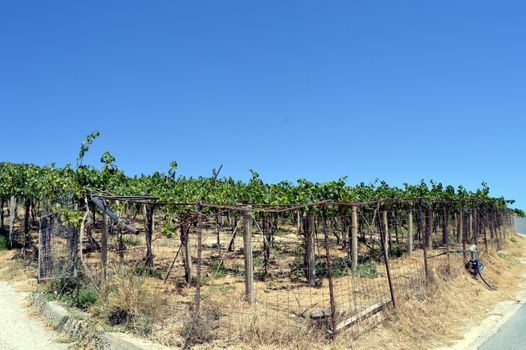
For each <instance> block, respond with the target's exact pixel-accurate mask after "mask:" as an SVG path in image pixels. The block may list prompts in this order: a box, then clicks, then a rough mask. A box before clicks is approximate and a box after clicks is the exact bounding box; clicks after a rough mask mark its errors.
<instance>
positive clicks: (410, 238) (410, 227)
mask: <svg viewBox="0 0 526 350" xmlns="http://www.w3.org/2000/svg"><path fill="white" fill-rule="evenodd" d="M407 252H408V253H409V254H411V253H412V252H413V208H412V207H411V206H410V207H409V212H408V216H407Z"/></svg>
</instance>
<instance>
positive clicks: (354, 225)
mask: <svg viewBox="0 0 526 350" xmlns="http://www.w3.org/2000/svg"><path fill="white" fill-rule="evenodd" d="M351 268H352V271H353V272H356V270H357V269H358V210H357V208H356V206H355V205H353V206H352V208H351Z"/></svg>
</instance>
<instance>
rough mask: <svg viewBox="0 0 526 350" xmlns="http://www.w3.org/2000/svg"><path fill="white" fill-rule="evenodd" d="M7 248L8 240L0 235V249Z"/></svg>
mask: <svg viewBox="0 0 526 350" xmlns="http://www.w3.org/2000/svg"><path fill="white" fill-rule="evenodd" d="M8 249H9V241H8V240H7V238H6V237H4V236H0V251H2V250H8Z"/></svg>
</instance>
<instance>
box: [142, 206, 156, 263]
mask: <svg viewBox="0 0 526 350" xmlns="http://www.w3.org/2000/svg"><path fill="white" fill-rule="evenodd" d="M153 212H154V207H153V206H152V205H146V204H145V206H144V214H145V225H146V258H145V260H144V265H145V266H146V267H147V268H149V269H151V268H152V267H153V251H152V236H153V229H154V228H153V225H154V216H153Z"/></svg>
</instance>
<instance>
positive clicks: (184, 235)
mask: <svg viewBox="0 0 526 350" xmlns="http://www.w3.org/2000/svg"><path fill="white" fill-rule="evenodd" d="M189 231H190V225H189V224H188V223H187V222H183V223H181V236H180V239H181V245H182V250H183V265H184V277H185V280H186V283H192V253H191V252H190V235H189V234H188V232H189Z"/></svg>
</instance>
